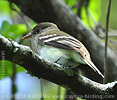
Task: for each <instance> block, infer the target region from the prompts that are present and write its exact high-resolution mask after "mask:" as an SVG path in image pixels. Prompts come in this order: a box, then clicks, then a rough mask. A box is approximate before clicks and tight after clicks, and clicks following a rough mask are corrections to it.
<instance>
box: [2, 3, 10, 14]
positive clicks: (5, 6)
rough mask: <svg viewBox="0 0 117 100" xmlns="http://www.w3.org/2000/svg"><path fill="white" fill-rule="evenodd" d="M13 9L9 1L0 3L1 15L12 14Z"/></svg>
mask: <svg viewBox="0 0 117 100" xmlns="http://www.w3.org/2000/svg"><path fill="white" fill-rule="evenodd" d="M10 12H11V9H10V7H9V2H8V1H0V13H7V14H10Z"/></svg>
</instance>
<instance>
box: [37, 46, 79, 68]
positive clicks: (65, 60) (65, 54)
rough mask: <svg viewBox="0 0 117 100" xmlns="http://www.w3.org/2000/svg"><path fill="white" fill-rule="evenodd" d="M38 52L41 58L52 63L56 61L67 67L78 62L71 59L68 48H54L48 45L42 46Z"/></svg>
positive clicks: (74, 65) (73, 65)
mask: <svg viewBox="0 0 117 100" xmlns="http://www.w3.org/2000/svg"><path fill="white" fill-rule="evenodd" d="M39 54H40V56H41V57H42V58H44V59H46V60H49V61H50V62H52V63H54V62H56V61H57V63H58V64H61V65H63V66H67V67H69V66H70V67H76V66H77V65H78V64H79V63H78V62H76V61H74V60H72V59H71V56H70V52H69V50H67V51H66V50H64V49H59V48H54V47H50V46H43V47H41V48H40V50H39Z"/></svg>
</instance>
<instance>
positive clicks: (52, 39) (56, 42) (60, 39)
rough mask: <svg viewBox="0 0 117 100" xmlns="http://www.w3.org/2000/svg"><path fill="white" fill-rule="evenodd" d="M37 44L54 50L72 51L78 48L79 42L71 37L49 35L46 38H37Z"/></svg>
mask: <svg viewBox="0 0 117 100" xmlns="http://www.w3.org/2000/svg"><path fill="white" fill-rule="evenodd" d="M39 44H41V45H49V46H53V47H56V48H61V49H67V50H74V51H75V49H74V48H72V47H75V48H80V47H81V44H80V42H79V41H78V40H77V39H75V38H73V37H72V36H63V35H56V34H50V35H46V36H40V37H39Z"/></svg>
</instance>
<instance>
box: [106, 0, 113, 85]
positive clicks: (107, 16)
mask: <svg viewBox="0 0 117 100" xmlns="http://www.w3.org/2000/svg"><path fill="white" fill-rule="evenodd" d="M110 7H111V0H108V9H107V15H106V28H105V33H106V36H105V59H104V77H105V78H104V83H107V82H108V80H107V79H108V61H107V60H108V59H107V47H108V25H109V15H110Z"/></svg>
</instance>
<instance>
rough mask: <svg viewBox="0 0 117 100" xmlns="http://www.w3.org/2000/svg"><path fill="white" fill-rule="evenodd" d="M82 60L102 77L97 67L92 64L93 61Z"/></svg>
mask: <svg viewBox="0 0 117 100" xmlns="http://www.w3.org/2000/svg"><path fill="white" fill-rule="evenodd" d="M84 61H85V62H86V63H87V64H88V65H89V66H90V67H91V68H92V69H93V70H94V71H95V72H97V73H98V74H99V75H100V76H101V77H102V78H104V75H103V74H102V73H101V72H100V71H99V70H98V68H97V67H96V66H95V65H94V63H93V62H92V61H91V60H85V59H84Z"/></svg>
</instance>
